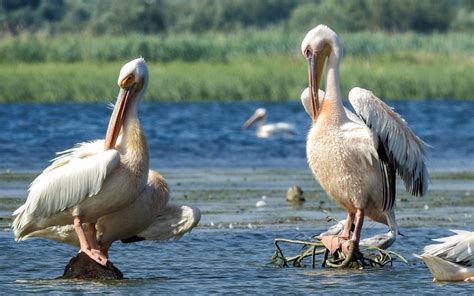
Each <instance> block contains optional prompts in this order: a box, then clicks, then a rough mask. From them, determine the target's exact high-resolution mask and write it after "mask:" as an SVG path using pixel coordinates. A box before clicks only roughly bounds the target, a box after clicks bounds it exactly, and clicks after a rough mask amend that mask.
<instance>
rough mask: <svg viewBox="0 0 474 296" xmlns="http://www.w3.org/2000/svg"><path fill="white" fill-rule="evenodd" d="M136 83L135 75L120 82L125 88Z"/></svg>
mask: <svg viewBox="0 0 474 296" xmlns="http://www.w3.org/2000/svg"><path fill="white" fill-rule="evenodd" d="M134 82H135V75H133V74H130V75H128V76H127V77H125V78H124V79H122V81H121V82H120V87H122V88H125V87H129V86H131V85H132V84H133V83H134Z"/></svg>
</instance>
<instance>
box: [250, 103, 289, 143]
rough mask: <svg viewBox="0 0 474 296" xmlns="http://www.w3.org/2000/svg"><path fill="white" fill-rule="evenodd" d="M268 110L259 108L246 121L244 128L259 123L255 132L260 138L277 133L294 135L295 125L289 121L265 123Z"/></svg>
mask: <svg viewBox="0 0 474 296" xmlns="http://www.w3.org/2000/svg"><path fill="white" fill-rule="evenodd" d="M266 116H267V110H266V109H265V108H258V109H257V110H255V112H254V114H253V115H252V116H250V118H249V119H247V121H246V122H245V123H244V125H243V128H249V127H251V126H252V125H253V124H256V125H257V129H256V130H255V134H256V136H257V137H259V138H268V137H271V136H273V135H276V134H284V135H294V134H295V126H294V125H293V124H291V123H287V122H277V123H267V124H266V123H265V119H266Z"/></svg>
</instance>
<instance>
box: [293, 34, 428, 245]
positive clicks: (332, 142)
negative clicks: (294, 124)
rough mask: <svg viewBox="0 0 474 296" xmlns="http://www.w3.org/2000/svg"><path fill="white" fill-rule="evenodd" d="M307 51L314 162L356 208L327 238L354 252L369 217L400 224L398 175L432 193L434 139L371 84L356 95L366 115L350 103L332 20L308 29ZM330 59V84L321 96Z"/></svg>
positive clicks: (331, 188) (332, 191) (414, 190)
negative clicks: (429, 160) (420, 133)
mask: <svg viewBox="0 0 474 296" xmlns="http://www.w3.org/2000/svg"><path fill="white" fill-rule="evenodd" d="M301 50H302V53H303V55H304V57H305V58H306V60H307V62H308V81H309V97H310V100H309V106H305V107H306V108H307V109H308V110H309V114H310V116H311V118H312V126H311V129H310V131H309V134H308V138H307V146H306V152H307V158H308V163H309V166H310V168H311V170H312V172H313V174H314V176H315V177H316V179H317V180H318V181H319V183H320V185H321V187H322V188H323V189H324V190H325V191H326V192H327V194H328V195H329V196H330V197H331V198H333V199H335V200H336V201H337V202H338V203H339V204H340V205H341V206H342V207H343V208H344V209H345V210H346V211H347V212H348V215H347V219H346V224H345V227H344V231H343V233H342V235H341V236H336V237H335V236H329V237H323V242H324V243H325V245H326V246H327V247H328V249H330V251H331V252H334V251H335V250H336V249H338V248H341V249H342V250H343V251H346V252H347V251H348V249H349V245H350V244H354V245H355V247H358V244H359V241H360V233H361V229H362V224H363V220H364V216H368V217H369V218H371V219H372V220H374V221H377V222H380V223H384V224H387V225H389V226H390V229H391V230H394V231H395V230H396V229H397V226H396V220H395V213H394V211H393V208H394V206H395V177H396V174H398V175H399V176H400V177H401V178H402V180H403V181H404V182H405V186H406V190H407V191H408V192H409V193H411V194H412V195H414V196H422V195H424V194H425V193H426V190H427V188H428V181H429V177H428V171H427V169H426V164H425V153H426V144H425V143H424V142H423V141H422V140H421V139H420V138H418V137H417V136H416V135H415V134H414V133H413V132H412V131H411V130H410V128H409V127H408V125H407V123H406V122H405V121H404V120H403V119H402V118H401V116H400V115H399V114H397V113H396V112H394V111H393V110H392V108H390V107H389V106H387V105H386V104H385V103H384V102H382V101H381V100H380V99H379V98H377V97H376V96H375V95H374V94H373V93H372V92H370V91H368V90H365V89H361V88H354V89H352V90H351V91H350V93H349V100H350V102H351V104H352V105H353V107H354V109H355V111H356V113H357V115H358V117H360V119H359V118H355V116H354V115H355V114H350V113H351V112H350V111H349V110H347V109H345V108H344V106H343V104H342V97H341V90H340V86H339V64H340V62H341V59H342V55H343V52H342V47H341V42H340V40H339V37H338V36H337V35H336V33H335V32H334V31H333V30H331V29H330V28H328V27H327V26H325V25H319V26H317V27H315V28H314V29H312V30H311V31H309V32H308V33H307V34H306V37H305V38H304V40H303V42H302V44H301ZM326 59H327V64H326V81H325V82H326V83H325V87H326V89H325V93H323V97H322V98H320V91H319V85H320V81H321V77H322V75H323V70H324V69H325V62H326ZM354 220H355V228H354V232H353V235H352V237H351V240H349V238H350V229H351V225H352V223H353V221H354ZM394 234H395V235H396V232H395V233H394Z"/></svg>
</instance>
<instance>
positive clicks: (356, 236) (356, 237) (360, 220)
mask: <svg viewBox="0 0 474 296" xmlns="http://www.w3.org/2000/svg"><path fill="white" fill-rule="evenodd" d="M355 216H356V223H355V228H354V233H353V234H352V239H351V240H352V241H353V242H355V243H356V244H357V245H359V241H360V233H361V232H362V225H363V224H364V210H363V209H357V212H356V214H355Z"/></svg>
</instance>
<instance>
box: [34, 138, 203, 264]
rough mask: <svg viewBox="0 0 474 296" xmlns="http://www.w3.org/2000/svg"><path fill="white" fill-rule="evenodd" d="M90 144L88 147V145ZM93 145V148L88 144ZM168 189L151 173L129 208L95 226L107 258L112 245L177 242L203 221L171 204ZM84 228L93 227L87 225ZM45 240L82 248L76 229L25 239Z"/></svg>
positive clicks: (44, 231) (185, 208)
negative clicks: (141, 242) (140, 242)
mask: <svg viewBox="0 0 474 296" xmlns="http://www.w3.org/2000/svg"><path fill="white" fill-rule="evenodd" d="M88 144H89V143H88ZM89 145H90V144H89ZM168 200H169V189H168V185H167V183H166V181H165V179H164V178H163V177H162V176H161V175H160V174H159V173H158V172H156V171H153V170H150V171H149V172H148V183H147V185H146V186H145V188H144V190H143V191H142V193H141V194H140V196H139V197H138V198H137V199H136V200H135V202H134V203H133V204H131V205H130V206H128V207H126V208H124V209H122V210H119V211H117V212H114V213H111V214H108V215H105V216H103V217H100V218H99V219H98V220H97V223H96V224H95V227H96V229H97V241H98V244H99V247H100V250H101V251H102V252H103V253H104V254H106V255H107V254H108V251H109V248H110V246H111V245H112V243H113V242H115V241H117V240H122V241H123V242H125V243H128V242H136V241H140V240H169V239H177V238H179V237H181V236H183V235H184V234H185V233H187V232H189V231H191V230H192V229H193V228H194V227H195V226H196V225H197V224H198V223H199V220H200V219H201V212H200V211H199V209H198V208H195V207H191V206H186V205H173V204H168ZM85 227H91V225H90V224H85ZM29 237H44V238H48V239H52V240H55V241H58V242H61V243H67V244H70V245H74V246H79V245H80V242H79V240H78V237H77V235H76V233H75V231H74V225H65V226H52V227H48V228H45V229H42V230H38V231H35V232H33V233H31V234H29V235H28V236H27V237H25V238H29Z"/></svg>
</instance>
